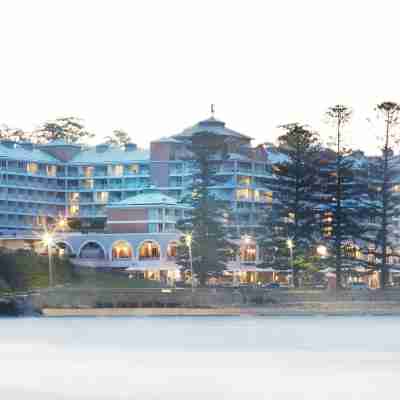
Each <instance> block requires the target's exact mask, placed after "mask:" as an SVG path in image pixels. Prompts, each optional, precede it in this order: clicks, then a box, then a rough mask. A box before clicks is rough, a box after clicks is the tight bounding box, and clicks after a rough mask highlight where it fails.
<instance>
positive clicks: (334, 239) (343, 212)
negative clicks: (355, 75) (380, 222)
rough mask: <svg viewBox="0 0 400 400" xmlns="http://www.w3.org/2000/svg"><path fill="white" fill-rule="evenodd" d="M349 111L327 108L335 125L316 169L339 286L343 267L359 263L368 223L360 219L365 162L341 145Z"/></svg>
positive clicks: (364, 200)
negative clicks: (328, 143) (323, 198)
mask: <svg viewBox="0 0 400 400" xmlns="http://www.w3.org/2000/svg"><path fill="white" fill-rule="evenodd" d="M351 115H352V111H351V110H350V109H349V108H348V107H346V106H344V105H335V106H333V107H331V108H329V109H328V111H327V116H328V118H329V119H330V120H331V121H333V123H334V124H335V126H336V135H335V138H334V146H333V149H332V150H331V151H328V152H326V153H325V156H324V157H325V160H323V162H322V163H323V164H324V166H323V167H322V168H321V169H320V181H321V186H322V187H323V188H324V190H323V191H324V192H325V195H326V200H325V204H324V205H323V207H322V210H323V216H322V225H323V231H324V235H325V240H326V241H327V243H328V244H329V245H330V248H331V254H332V256H333V261H334V266H335V270H336V287H337V288H338V289H340V288H342V287H343V282H342V281H343V279H342V275H343V272H344V271H349V273H351V271H352V270H353V269H354V267H356V266H357V265H360V264H362V260H361V255H360V251H359V248H360V247H361V246H362V244H363V243H365V239H366V237H367V235H368V227H367V226H366V225H365V224H363V223H362V221H363V220H364V219H365V218H364V217H365V216H366V215H368V213H369V209H370V203H369V202H368V183H367V179H368V163H367V162H366V157H364V156H363V154H360V153H357V152H352V151H351V150H350V149H347V148H346V147H345V146H344V144H343V143H344V140H343V131H342V130H343V127H344V126H345V125H346V124H347V123H348V122H349V121H350V118H351Z"/></svg>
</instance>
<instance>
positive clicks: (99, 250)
mask: <svg viewBox="0 0 400 400" xmlns="http://www.w3.org/2000/svg"><path fill="white" fill-rule="evenodd" d="M105 255H106V252H105V250H104V247H103V246H102V245H101V244H100V243H98V242H95V241H87V242H85V243H84V244H83V245H82V246H81V248H80V249H79V257H80V258H91V259H98V260H104V259H105V258H106V256H105Z"/></svg>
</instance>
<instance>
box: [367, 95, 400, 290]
mask: <svg viewBox="0 0 400 400" xmlns="http://www.w3.org/2000/svg"><path fill="white" fill-rule="evenodd" d="M376 111H377V112H378V116H379V117H383V119H384V125H385V127H384V134H383V135H382V137H381V139H383V146H382V149H381V150H382V154H381V155H380V156H379V157H374V158H371V162H370V183H371V185H370V193H371V195H372V200H373V205H374V208H373V212H372V213H371V217H372V221H371V222H373V225H372V226H373V227H374V228H375V232H374V233H375V234H374V237H373V243H372V251H370V253H372V254H373V256H374V257H373V260H374V262H373V263H372V264H373V266H374V267H375V269H376V270H379V271H380V287H381V288H382V289H384V288H385V286H386V285H387V282H388V269H389V267H390V264H392V263H393V257H390V256H391V255H392V254H393V252H394V248H395V246H396V244H397V243H398V239H399V237H398V235H397V234H396V230H395V226H394V223H395V220H396V218H397V217H399V216H400V210H399V209H398V206H399V204H400V202H399V195H398V193H397V192H398V191H399V190H398V188H399V186H398V185H396V183H397V178H398V167H397V163H398V157H396V156H395V155H394V148H395V146H396V145H397V143H398V141H399V139H400V136H399V133H398V131H397V130H396V129H394V128H395V127H396V125H398V124H399V123H400V105H399V104H397V103H394V102H389V101H387V102H383V103H380V104H378V105H377V106H376Z"/></svg>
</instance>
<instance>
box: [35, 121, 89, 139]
mask: <svg viewBox="0 0 400 400" xmlns="http://www.w3.org/2000/svg"><path fill="white" fill-rule="evenodd" d="M35 135H36V141H37V142H40V143H47V142H51V141H54V140H63V141H65V142H67V143H77V142H79V141H81V140H82V139H90V138H92V137H94V134H92V133H90V132H89V131H87V130H86V128H85V126H84V125H83V122H82V120H81V119H79V118H76V117H63V118H57V119H55V120H54V121H47V122H45V123H43V124H42V125H41V126H40V127H39V128H38V129H37V130H36V131H35Z"/></svg>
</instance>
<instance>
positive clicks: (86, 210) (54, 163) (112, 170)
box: [0, 117, 281, 281]
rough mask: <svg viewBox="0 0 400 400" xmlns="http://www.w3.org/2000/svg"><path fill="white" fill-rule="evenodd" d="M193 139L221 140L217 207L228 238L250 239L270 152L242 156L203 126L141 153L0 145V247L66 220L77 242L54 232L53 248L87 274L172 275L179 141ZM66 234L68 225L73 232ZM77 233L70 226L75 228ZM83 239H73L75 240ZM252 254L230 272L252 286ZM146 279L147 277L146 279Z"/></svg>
mask: <svg viewBox="0 0 400 400" xmlns="http://www.w3.org/2000/svg"><path fill="white" fill-rule="evenodd" d="M201 132H207V133H211V134H213V135H218V136H223V137H224V142H225V143H226V146H227V149H226V155H225V156H224V157H223V158H222V157H221V159H216V160H215V162H214V165H213V167H214V169H215V172H216V177H217V180H218V182H217V183H216V185H215V186H214V187H213V191H214V193H215V195H216V197H217V198H219V199H220V200H223V201H224V202H225V203H226V205H227V206H229V208H230V209H231V210H232V211H233V213H232V215H233V218H231V220H230V221H229V224H230V228H231V229H232V231H233V232H235V234H236V236H237V237H243V236H244V235H247V234H250V233H252V232H254V230H255V229H256V228H257V224H258V221H259V216H260V213H261V212H262V210H263V208H264V207H266V206H268V205H269V204H270V203H271V202H272V191H271V190H270V188H269V182H270V181H271V179H273V178H272V165H273V163H274V162H276V161H277V160H279V159H280V157H281V156H280V155H279V154H277V153H274V151H273V149H272V148H271V149H270V150H271V151H268V150H269V149H266V148H265V146H259V147H251V138H250V137H248V136H246V135H243V134H241V133H238V132H236V131H233V130H231V129H229V128H227V127H226V125H225V123H224V122H222V121H219V120H217V119H215V118H214V117H211V118H209V119H206V120H204V121H201V122H199V123H197V124H196V125H194V126H192V127H190V128H188V129H186V130H184V131H183V132H182V133H179V134H177V135H172V136H169V137H166V138H162V139H160V140H156V141H153V142H151V144H150V149H149V150H141V149H138V148H137V147H136V145H134V144H128V145H126V146H125V147H124V148H121V147H115V146H109V145H106V144H100V145H97V146H94V147H87V146H85V145H81V144H71V143H65V142H60V141H55V142H51V143H47V144H45V145H34V144H32V143H15V142H11V141H2V142H1V143H0V157H1V174H0V210H1V214H0V232H1V234H2V235H1V236H0V237H2V238H3V239H2V242H3V244H6V243H7V242H8V243H9V242H10V240H13V239H14V238H24V239H25V240H27V239H28V238H29V237H32V238H35V237H36V235H37V232H40V231H41V230H43V228H44V227H47V226H51V225H52V224H54V221H56V220H59V219H60V218H64V219H65V218H67V219H68V220H69V221H70V223H69V225H70V226H79V232H71V231H69V230H67V231H64V230H65V229H64V228H63V232H61V231H59V232H58V240H59V243H60V244H61V245H62V247H64V249H65V250H66V251H69V252H71V253H73V254H74V255H75V260H76V261H75V262H77V263H81V264H82V265H90V266H97V267H99V266H104V267H106V266H108V267H121V266H122V265H123V266H125V267H128V268H131V269H132V270H143V271H147V272H146V273H148V272H149V271H150V272H151V271H156V273H157V276H158V277H160V273H161V275H162V271H173V274H175V272H176V270H177V266H176V265H175V264H174V263H173V264H171V262H172V260H173V257H174V254H175V246H176V241H177V240H178V239H179V233H178V232H176V229H175V223H176V221H177V220H178V219H179V218H181V217H182V216H183V215H184V212H185V206H184V205H182V203H180V200H182V199H183V198H184V196H185V194H187V193H188V190H187V189H188V186H189V185H190V184H191V183H192V177H193V173H192V170H191V166H190V162H188V161H186V159H187V157H186V156H187V148H186V144H185V143H186V142H185V139H187V138H188V137H190V136H192V135H196V134H199V133H201ZM74 224H75V225H74ZM76 224H78V225H76ZM82 231H83V233H82ZM258 253H259V251H258V249H257V246H256V244H255V243H254V242H253V241H252V240H251V239H249V236H247V240H246V241H245V243H243V244H242V249H241V252H240V256H238V259H237V260H234V261H232V263H231V264H232V270H237V271H241V272H242V273H246V274H247V273H251V274H252V277H251V279H252V280H253V281H254V280H256V273H257V272H260V273H261V271H259V270H258V268H257V262H258V260H259V258H260V257H259V254H258ZM150 272H149V273H150Z"/></svg>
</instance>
